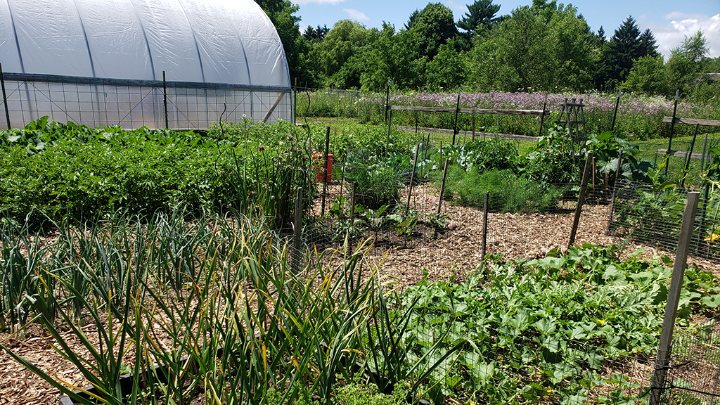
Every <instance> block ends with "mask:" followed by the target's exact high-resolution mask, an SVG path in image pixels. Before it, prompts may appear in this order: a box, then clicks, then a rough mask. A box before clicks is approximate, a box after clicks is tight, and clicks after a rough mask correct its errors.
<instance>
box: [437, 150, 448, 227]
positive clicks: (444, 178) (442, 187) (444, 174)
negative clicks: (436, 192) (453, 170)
mask: <svg viewBox="0 0 720 405" xmlns="http://www.w3.org/2000/svg"><path fill="white" fill-rule="evenodd" d="M449 164H450V158H448V159H447V160H446V161H445V169H443V179H442V185H441V186H440V201H438V209H437V213H438V214H439V213H440V209H441V208H442V199H443V194H444V193H445V180H447V171H448V165H449Z"/></svg>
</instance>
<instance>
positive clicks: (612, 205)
mask: <svg viewBox="0 0 720 405" xmlns="http://www.w3.org/2000/svg"><path fill="white" fill-rule="evenodd" d="M621 171H622V149H620V151H619V152H618V163H617V171H616V172H615V183H614V184H613V192H612V197H610V214H609V215H608V226H607V232H605V234H606V235H608V236H610V232H611V230H612V222H613V209H615V194H616V193H617V186H618V179H619V178H620V172H621Z"/></svg>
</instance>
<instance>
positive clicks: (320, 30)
mask: <svg viewBox="0 0 720 405" xmlns="http://www.w3.org/2000/svg"><path fill="white" fill-rule="evenodd" d="M256 1H257V2H258V4H259V5H260V6H261V7H262V8H263V9H264V10H265V11H266V13H267V14H268V16H269V17H270V19H271V20H272V21H273V23H274V24H275V26H276V28H277V31H278V34H279V35H280V38H281V40H282V43H283V46H284V47H285V53H286V56H287V59H288V63H289V66H290V75H291V78H293V80H297V83H298V84H299V85H301V86H308V87H322V88H340V89H363V90H370V91H381V90H384V89H385V87H386V85H387V83H388V80H389V81H390V83H391V85H392V86H393V87H394V88H396V89H399V90H425V91H441V90H446V91H454V90H456V89H457V88H458V87H459V86H462V87H463V88H464V89H466V90H467V91H490V90H498V91H511V92H512V91H550V92H561V91H588V90H593V89H595V90H600V91H614V90H616V89H617V88H619V87H622V88H623V89H626V90H628V91H634V92H641V93H646V94H660V95H666V96H667V95H671V94H674V90H675V89H680V90H681V92H682V93H683V94H684V95H692V96H694V97H699V98H703V99H707V98H716V97H717V96H716V94H717V93H718V89H720V82H714V81H713V79H714V76H713V75H708V74H707V73H715V72H720V57H719V58H714V59H713V58H710V57H709V56H708V50H709V46H708V42H707V40H706V39H705V37H704V36H703V33H702V32H700V31H699V32H697V33H696V34H694V35H692V36H690V37H686V38H685V41H684V42H683V43H682V44H681V45H680V46H678V47H677V48H675V49H673V50H672V52H671V55H670V56H669V58H668V59H667V61H666V60H665V58H664V57H663V56H662V55H660V54H659V53H658V51H657V44H656V40H655V37H654V35H653V33H652V32H651V31H650V30H649V29H647V30H645V31H641V30H640V29H639V28H638V25H637V22H636V21H635V19H633V18H632V16H628V17H627V18H626V19H625V21H624V22H623V23H622V24H621V25H620V26H619V27H618V28H617V29H615V31H614V33H613V35H612V36H609V37H607V36H606V33H605V31H604V29H603V27H600V28H599V29H598V30H597V31H596V32H593V31H592V30H591V29H590V26H589V25H588V23H587V21H586V20H585V18H584V17H583V15H582V14H581V13H580V12H579V10H578V8H577V7H575V6H573V5H571V4H568V5H563V4H562V3H557V2H556V1H548V0H533V2H532V4H531V5H526V6H521V7H518V8H516V9H514V10H512V11H511V12H510V13H509V14H501V12H500V5H497V4H493V2H492V0H476V1H474V2H473V3H472V4H468V5H467V8H468V12H467V13H465V14H464V15H463V16H462V17H461V18H460V19H459V20H458V21H457V22H456V21H455V20H454V17H453V13H452V11H451V10H450V9H449V8H447V7H446V6H444V5H443V4H441V3H429V4H428V5H427V6H425V7H424V8H423V9H422V10H416V11H414V12H413V13H411V14H410V16H409V17H408V21H407V23H405V24H404V26H402V27H399V28H398V27H395V26H393V25H391V24H389V23H383V25H382V27H381V28H379V29H378V28H367V27H365V26H363V25H362V24H359V23H357V22H354V21H351V20H342V21H338V22H337V23H335V25H334V26H333V27H332V28H328V27H327V26H326V25H324V26H317V27H307V29H305V31H304V32H302V33H301V32H300V28H299V21H300V18H299V17H298V16H297V15H296V13H297V11H298V10H299V8H298V6H297V5H294V4H292V3H291V2H290V1H289V0H256Z"/></svg>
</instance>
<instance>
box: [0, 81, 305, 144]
mask: <svg viewBox="0 0 720 405" xmlns="http://www.w3.org/2000/svg"><path fill="white" fill-rule="evenodd" d="M5 88H6V95H7V96H6V97H7V98H6V100H7V108H8V117H7V118H9V122H7V121H8V119H6V118H5V114H4V112H5V105H4V104H3V105H0V109H1V110H2V112H3V114H2V118H1V119H0V128H11V127H12V128H22V127H24V126H25V125H27V124H28V123H30V122H31V121H34V120H36V119H38V118H40V117H43V116H48V117H49V119H50V120H51V121H57V122H74V123H76V124H83V125H87V126H89V127H99V126H112V125H119V126H122V127H123V128H126V129H137V128H140V127H143V126H145V127H148V128H151V129H154V128H166V127H167V128H170V129H180V130H190V129H207V128H209V127H210V126H211V125H212V124H213V123H216V122H218V121H219V120H221V119H222V120H223V121H232V122H240V121H243V120H245V119H252V120H254V121H271V122H272V121H276V120H279V119H282V120H286V121H291V120H292V118H293V117H292V114H293V97H292V93H291V92H290V91H289V90H287V89H279V88H278V89H274V88H267V89H265V88H252V87H247V86H245V87H243V86H233V85H224V84H213V83H181V82H166V83H163V82H162V81H132V80H110V79H89V78H88V79H83V78H71V77H54V76H53V77H51V78H47V77H29V78H28V77H24V76H22V75H15V74H6V75H5Z"/></svg>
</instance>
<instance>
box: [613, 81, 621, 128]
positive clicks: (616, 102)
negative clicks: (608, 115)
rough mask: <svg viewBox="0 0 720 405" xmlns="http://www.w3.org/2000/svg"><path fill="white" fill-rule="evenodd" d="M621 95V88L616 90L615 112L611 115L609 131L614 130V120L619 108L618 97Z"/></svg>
mask: <svg viewBox="0 0 720 405" xmlns="http://www.w3.org/2000/svg"><path fill="white" fill-rule="evenodd" d="M621 95H622V87H621V88H620V90H618V95H617V100H615V112H614V113H613V119H612V124H611V125H610V131H614V130H615V118H616V117H617V112H618V107H620V96H621Z"/></svg>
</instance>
